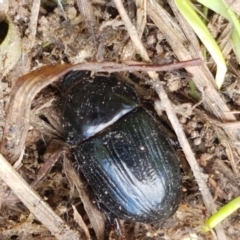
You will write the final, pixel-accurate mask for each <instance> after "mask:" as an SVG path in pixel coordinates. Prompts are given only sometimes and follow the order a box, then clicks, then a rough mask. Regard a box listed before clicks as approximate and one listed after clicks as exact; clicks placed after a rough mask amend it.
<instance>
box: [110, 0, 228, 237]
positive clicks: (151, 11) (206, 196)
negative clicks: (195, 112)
mask: <svg viewBox="0 0 240 240" xmlns="http://www.w3.org/2000/svg"><path fill="white" fill-rule="evenodd" d="M114 2H115V4H116V6H117V8H118V11H119V13H120V15H121V17H122V20H123V22H124V23H125V26H126V28H127V30H128V33H129V35H130V37H131V39H132V40H133V42H134V44H135V47H136V48H137V49H139V50H141V51H140V53H143V55H141V56H142V58H143V59H145V60H148V59H149V58H148V57H146V56H145V51H144V50H143V48H144V47H143V45H142V43H141V41H140V39H139V37H138V36H136V35H135V33H136V31H134V26H133V25H132V24H131V22H129V18H128V17H126V12H125V11H124V8H123V6H122V4H121V1H120V0H115V1H114ZM158 8H160V6H159V5H158V4H157V3H156V2H155V1H154V0H152V1H148V5H147V13H148V16H149V17H150V18H152V20H153V21H154V22H155V24H156V25H157V26H158V27H159V28H160V26H159V25H160V24H161V25H163V26H164V27H165V28H166V31H164V34H166V35H167V34H168V31H167V29H168V30H169V25H170V26H171V23H169V24H167V23H166V22H164V21H163V19H164V17H163V16H162V18H163V19H161V20H162V21H161V23H159V22H158V21H157V19H158V18H160V17H159V15H161V14H160V13H159V12H158V13H156V11H157V10H156V9H158ZM165 17H166V16H165ZM125 18H126V19H125ZM160 30H162V29H160ZM172 32H173V30H172ZM136 38H138V39H137V40H136ZM168 38H169V36H168V37H167V39H168ZM173 39H174V38H173ZM171 43H172V44H173V41H171ZM171 43H170V44H171ZM139 44H140V45H139ZM174 45H175V49H177V48H178V41H176V39H175V41H174ZM172 47H173V46H172ZM175 49H174V48H173V50H175ZM185 54H186V53H185ZM195 54H197V53H195ZM195 56H196V55H195ZM183 57H184V59H186V57H187V58H190V59H191V58H193V56H191V55H190V54H188V55H185V56H183V55H182V58H183ZM181 60H183V59H181ZM206 69H207V68H206ZM188 70H189V69H188ZM190 72H191V71H190ZM195 74H196V72H194V71H193V75H194V76H195ZM209 74H210V72H209ZM210 75H211V74H210ZM149 76H150V77H152V78H153V86H154V88H155V89H156V91H157V93H158V94H159V97H160V98H161V100H162V101H163V104H164V108H165V110H166V112H167V114H168V118H169V120H170V122H171V124H172V126H173V128H174V130H175V132H176V135H177V137H178V140H179V142H180V145H181V147H182V148H183V151H184V153H185V155H186V157H187V160H188V162H189V164H190V166H191V168H192V171H193V172H194V176H195V178H196V180H197V182H198V185H199V188H200V191H201V193H202V195H203V200H204V203H205V205H206V207H207V209H208V211H209V212H210V213H213V212H215V211H216V207H215V204H214V202H213V198H212V196H211V194H210V191H209V189H208V187H207V185H206V183H205V181H204V180H203V179H202V177H201V173H200V168H199V166H198V163H197V161H196V159H195V157H194V154H193V152H192V150H191V147H190V145H189V143H188V141H187V138H186V136H185V134H184V132H183V130H182V128H181V125H180V123H179V122H178V119H177V116H176V113H175V112H174V110H173V108H172V105H171V103H170V101H169V99H168V97H167V94H166V93H165V91H164V89H163V88H162V86H161V83H160V82H159V81H158V80H157V78H156V74H155V73H154V72H149ZM213 89H215V88H214V87H213ZM215 92H216V91H215ZM222 102H223V101H222ZM223 103H224V102H223ZM217 234H218V237H219V239H226V237H225V234H224V232H223V230H222V229H221V227H219V229H218V230H217Z"/></svg>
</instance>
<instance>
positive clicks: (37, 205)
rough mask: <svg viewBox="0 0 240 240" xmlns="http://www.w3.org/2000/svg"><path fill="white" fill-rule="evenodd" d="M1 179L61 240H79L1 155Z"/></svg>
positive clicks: (76, 234)
mask: <svg viewBox="0 0 240 240" xmlns="http://www.w3.org/2000/svg"><path fill="white" fill-rule="evenodd" d="M0 165H1V168H0V177H1V178H2V179H3V180H4V182H6V184H7V185H8V186H9V187H10V188H11V189H12V190H13V191H14V193H15V194H16V195H17V196H18V198H19V199H20V200H21V201H22V202H23V204H24V205H25V206H26V207H27V208H28V209H29V210H30V211H31V212H32V213H33V214H34V215H35V217H36V218H37V219H38V220H39V221H40V222H41V223H42V224H43V225H44V226H45V227H46V228H48V229H49V231H50V232H51V233H52V234H53V235H55V236H56V238H57V239H59V240H75V239H76V240H79V239H80V237H79V235H78V233H77V232H74V231H72V230H71V229H70V228H69V226H68V225H66V224H65V222H64V221H63V220H62V219H61V218H60V217H59V216H58V215H56V214H55V212H54V211H53V210H52V209H51V208H50V207H49V206H48V205H47V204H46V203H45V202H44V201H43V200H42V199H41V197H40V196H39V195H38V194H37V193H35V192H34V191H33V190H32V189H31V187H29V185H28V184H27V182H25V181H24V179H23V178H22V177H21V176H20V175H19V174H18V173H17V172H16V170H15V169H14V168H13V167H12V166H11V165H10V164H9V162H8V161H7V160H6V159H5V158H4V157H3V156H2V155H0Z"/></svg>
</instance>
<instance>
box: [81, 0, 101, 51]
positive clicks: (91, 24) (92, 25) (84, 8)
mask: <svg viewBox="0 0 240 240" xmlns="http://www.w3.org/2000/svg"><path fill="white" fill-rule="evenodd" d="M77 4H78V8H79V10H80V12H81V14H82V15H83V16H84V18H85V21H86V23H87V26H88V29H89V31H90V33H91V35H92V39H93V43H94V45H95V49H96V50H97V47H98V41H99V39H98V38H99V34H98V29H99V27H98V24H97V21H96V18H95V15H94V11H93V7H92V1H90V0H77Z"/></svg>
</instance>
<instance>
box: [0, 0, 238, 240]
mask: <svg viewBox="0 0 240 240" xmlns="http://www.w3.org/2000/svg"><path fill="white" fill-rule="evenodd" d="M89 2H90V1H80V0H78V1H77V2H76V1H74V0H68V1H67V3H66V2H62V4H63V5H62V6H58V5H57V4H56V3H55V2H54V1H53V2H50V1H42V2H40V0H33V1H29V0H8V1H7V0H6V1H3V3H2V2H0V21H1V20H2V19H4V17H5V16H7V19H9V22H11V24H12V26H13V27H14V34H15V35H14V36H15V38H14V39H13V43H12V45H11V44H9V48H8V50H7V51H6V50H4V51H5V52H4V54H5V55H3V50H2V49H1V45H0V51H1V52H0V65H1V66H0V70H1V72H0V80H1V82H0V137H1V138H2V146H1V153H2V154H4V156H5V158H6V159H7V160H8V161H9V162H10V163H12V164H13V163H14V162H15V164H14V168H12V166H10V165H9V164H7V162H6V161H5V159H4V158H2V157H1V158H0V162H1V170H0V177H1V178H0V179H2V180H1V182H0V203H1V213H0V239H19V240H20V239H25V240H26V239H56V238H57V239H96V238H98V239H100V240H101V239H145V240H146V239H156V240H157V239H174V240H177V239H179V240H180V239H221V240H224V239H233V240H234V239H240V229H239V226H240V224H239V216H238V215H239V214H238V213H235V214H233V215H232V216H231V217H229V218H228V219H226V220H225V221H224V222H223V223H222V224H221V226H219V227H218V228H216V231H212V232H211V233H201V231H200V230H201V229H200V228H201V226H202V225H203V224H204V221H205V220H206V218H207V217H208V216H209V215H210V214H212V213H213V212H214V211H215V210H216V209H218V208H219V207H220V206H222V205H224V204H225V203H227V202H228V201H229V200H231V199H233V198H234V197H236V196H239V193H240V191H239V190H240V189H239V183H238V179H239V171H240V168H239V160H240V159H239V154H240V152H239V129H240V125H239V122H238V114H239V106H240V81H239V77H240V72H239V65H238V63H237V60H236V58H235V57H234V55H233V54H232V49H231V45H230V44H229V42H230V39H229V37H230V34H229V29H230V27H229V25H228V23H226V22H225V20H224V19H222V18H221V17H220V16H218V15H215V14H213V13H211V14H210V15H209V22H208V25H209V27H210V29H211V31H212V34H213V35H214V36H215V37H216V39H217V40H218V42H219V44H220V46H221V48H222V51H223V53H224V54H225V56H226V59H227V61H228V69H229V70H228V74H227V76H226V80H225V83H224V86H223V87H222V89H221V91H219V90H217V89H216V86H215V83H214V77H213V76H214V72H215V68H214V64H213V62H212V60H211V59H210V58H209V57H208V56H207V57H206V58H205V61H204V63H203V64H201V65H199V66H187V67H185V70H184V69H180V70H174V71H170V70H172V69H169V70H166V71H165V72H159V73H158V74H159V79H160V82H158V80H156V79H157V78H158V77H157V75H156V72H153V71H154V70H156V69H157V68H153V69H148V68H144V66H142V69H141V66H140V67H139V66H138V67H139V69H138V71H139V72H140V73H139V72H138V73H136V75H137V77H138V78H140V79H141V81H140V86H138V88H139V89H142V88H143V89H148V90H149V84H150V86H151V89H152V88H153V89H154V90H155V91H156V92H157V94H158V96H159V97H160V98H161V100H162V104H161V106H160V104H159V103H158V102H157V101H156V103H155V105H156V110H157V111H158V113H160V112H161V111H162V110H165V111H166V112H167V115H168V117H169V119H170V121H171V123H172V125H173V128H174V130H175V132H176V135H177V136H178V139H179V141H180V145H181V147H182V149H183V151H184V153H185V156H186V158H187V160H186V159H185V157H183V154H182V153H181V152H180V155H181V156H180V158H179V159H180V163H181V167H182V172H183V188H182V189H183V199H182V203H181V205H180V207H179V209H178V211H177V213H176V214H175V215H174V216H173V217H172V218H171V219H169V220H167V221H166V223H165V224H164V225H163V226H159V225H158V224H154V225H146V224H139V223H129V222H123V221H119V223H120V228H121V231H122V235H118V234H119V228H117V227H116V226H115V225H113V226H110V225H109V224H106V227H105V224H104V222H105V216H104V215H103V214H102V212H101V211H99V210H98V209H97V208H96V206H95V204H94V203H93V201H92V196H91V194H90V192H89V189H88V188H87V185H86V183H85V182H84V181H83V182H81V179H79V178H78V176H77V175H76V173H75V170H74V166H72V164H71V161H70V160H69V159H72V158H71V153H70V151H69V149H68V148H67V146H66V145H65V144H64V142H63V141H62V140H63V136H62V129H61V122H60V121H59V109H58V101H59V98H60V96H59V92H58V87H57V83H53V82H54V81H57V80H58V79H59V77H61V76H62V75H63V74H64V73H65V72H66V71H67V70H66V69H69V68H70V65H68V64H79V63H85V65H84V66H85V67H86V68H88V70H91V69H92V70H95V71H97V70H102V69H107V70H109V71H112V70H113V69H116V68H117V67H118V70H120V69H119V68H122V67H127V68H128V67H129V66H130V69H131V66H133V65H134V64H135V62H133V61H136V60H140V59H142V60H143V61H148V62H150V61H151V62H152V63H153V65H154V66H157V65H159V64H168V63H171V62H177V61H186V60H191V59H194V58H201V59H204V58H203V56H202V46H201V45H200V43H199V41H198V39H197V38H196V36H195V35H194V33H193V32H192V30H191V29H190V27H189V26H188V24H187V23H186V22H185V21H184V19H183V18H182V17H181V16H180V15H179V13H178V11H177V10H176V8H175V5H174V1H173V0H168V1H156V0H146V1H145V0H135V1H134V0H126V1H123V2H124V7H125V9H126V10H127V15H124V14H125V12H124V9H122V6H121V1H118V0H114V1H107V0H93V9H92V11H93V14H94V16H95V17H96V20H94V19H93V22H94V21H95V22H94V24H92V23H93V22H92V19H91V18H86V17H84V16H83V14H82V13H83V12H84V8H83V9H82V10H81V11H82V12H81V13H79V8H80V9H81V8H82V7H84V6H85V7H86V5H84V4H87V5H88V4H89ZM81 4H83V5H81ZM233 6H234V5H233ZM236 6H237V4H236ZM87 9H88V8H87ZM119 13H120V15H121V16H120V15H119ZM127 17H129V19H130V21H128V18H127ZM0 24H1V23H0ZM131 24H133V25H134V26H136V28H133V27H132V25H131ZM2 29H3V28H2V25H0V33H1V31H2ZM93 36H94V37H93ZM0 41H1V35H0ZM19 42H20V43H21V46H20V47H21V57H20V58H19V60H18V61H17V62H16V58H10V59H8V56H12V54H13V52H17V51H18V50H19V44H18V43H19ZM14 47H16V49H17V50H16V49H15V48H14ZM8 51H9V52H8ZM3 56H4V57H3ZM6 59H7V60H6ZM103 60H104V61H105V62H108V63H107V66H105V65H104V66H103V65H101V62H100V63H99V64H97V65H91V64H90V62H95V61H103ZM6 61H12V63H13V64H7V67H3V66H5V65H6ZM109 62H110V63H109ZM119 62H125V63H126V62H127V63H128V64H129V65H128V64H125V65H120V66H118V65H117V64H116V63H119ZM62 63H65V64H66V65H60V64H62ZM111 63H113V65H111ZM133 63H134V64H133ZM4 64H5V65H4ZM109 64H110V65H109ZM131 64H132V65H131ZM52 65H55V67H52ZM56 66H57V67H56ZM79 66H82V65H79ZM134 66H135V65H134ZM184 66H185V65H183V67H184ZM1 67H2V68H3V69H2V68H1ZM41 67H43V68H41ZM127 68H126V69H127ZM36 69H38V70H37V71H36V72H34V73H31V71H32V70H36ZM73 69H74V68H73ZM122 70H123V69H122ZM132 70H133V69H132ZM134 70H136V69H134ZM141 70H142V71H141ZM147 73H148V74H147ZM25 74H28V75H25ZM20 76H23V77H22V78H19V77H20ZM123 76H124V77H127V74H126V73H123ZM150 77H151V79H152V81H149V79H150ZM45 78H46V79H49V80H48V82H47V83H46V82H44V81H45ZM17 79H18V80H17ZM19 79H20V80H19ZM29 79H30V80H31V82H35V85H34V86H35V88H34V87H31V91H32V92H31V91H29V90H28V87H29V85H24V84H27V83H28V82H30V80H29ZM41 81H42V82H41ZM40 82H41V84H40ZM193 83H194V84H193ZM37 84H39V85H37ZM49 84H51V85H50V86H48V87H47V88H45V86H47V85H49ZM23 86H26V87H23ZM195 86H196V87H195ZM19 89H20V90H21V91H19ZM32 89H34V90H32ZM40 90H41V91H40ZM165 91H166V92H165ZM30 92H31V96H29V94H30ZM140 92H141V91H140ZM147 92H150V94H151V96H153V97H154V98H156V94H155V93H153V91H147ZM166 93H167V94H166ZM13 94H15V95H14V96H15V98H12V100H11V101H9V99H10V96H12V95H13ZM35 95H36V97H35ZM144 97H146V98H149V96H144ZM169 99H170V101H171V103H172V104H170V101H169ZM169 104H170V105H169ZM19 106H20V108H19ZM30 106H31V111H30ZM28 107H29V108H28ZM11 114H12V115H11ZM175 114H177V116H178V119H179V122H180V124H181V126H182V129H183V130H184V133H185V135H186V137H187V138H185V135H184V134H183V132H181V131H180V130H181V128H180V127H179V125H178V124H179V122H178V120H177V118H176V115H175ZM6 116H7V117H6ZM13 121H15V122H14V124H15V125H13V124H12V122H13ZM10 123H11V124H12V125H11V124H10ZM8 124H10V125H9V126H14V127H16V129H17V130H16V129H15V128H11V131H12V132H14V134H15V135H7V134H6V127H5V132H4V126H7V125H8ZM18 130H19V132H18ZM11 134H12V133H11ZM186 139H188V141H187V140H186ZM17 140H18V141H19V142H18V143H16V141H17ZM188 142H189V143H190V146H191V148H190V147H189V144H188ZM9 143H11V144H9ZM15 145H16V146H18V149H17V150H16V152H14V151H13V150H11V147H12V146H15ZM11 151H12V152H11ZM20 153H21V154H20ZM193 153H194V154H193ZM16 160H17V161H16ZM14 169H15V170H16V171H17V172H18V173H19V175H18V174H17V173H16V171H15V170H14ZM23 179H25V181H23ZM9 187H10V188H9ZM11 189H12V190H11ZM33 189H34V190H35V191H36V192H37V194H36V192H35V191H33ZM23 203H24V204H23ZM46 203H47V204H46Z"/></svg>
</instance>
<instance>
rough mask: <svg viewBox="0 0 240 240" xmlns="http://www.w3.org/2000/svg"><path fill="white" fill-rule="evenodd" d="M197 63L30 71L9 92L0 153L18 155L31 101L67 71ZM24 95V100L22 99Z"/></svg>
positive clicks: (147, 68) (163, 67) (89, 65)
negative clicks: (10, 92) (9, 96)
mask: <svg viewBox="0 0 240 240" xmlns="http://www.w3.org/2000/svg"><path fill="white" fill-rule="evenodd" d="M196 64H201V60H200V59H195V60H192V61H185V62H180V63H173V64H167V65H147V64H146V65H142V64H136V63H135V64H129V65H127V64H117V63H112V62H105V63H86V64H77V65H68V64H63V65H62V64H59V65H55V66H45V67H42V68H40V69H37V70H36V71H33V72H30V73H29V74H26V75H24V76H22V77H20V78H19V79H17V81H16V83H15V86H14V88H13V90H12V94H11V98H10V102H9V104H8V106H9V108H8V110H7V117H6V123H5V127H4V135H3V138H2V143H1V153H2V154H3V155H4V156H5V157H7V158H9V160H10V162H11V163H14V162H15V161H16V160H17V159H18V158H19V156H20V154H21V151H22V149H24V144H25V140H26V136H27V132H28V129H29V117H30V107H31V103H32V100H33V99H34V97H35V96H36V94H37V93H38V92H40V91H41V90H42V89H43V88H45V87H46V86H48V85H49V84H51V83H53V82H54V81H57V80H59V78H60V77H62V76H63V75H64V74H66V73H67V72H69V71H71V70H88V71H95V72H105V71H108V72H120V71H122V72H123V71H151V70H156V71H165V70H169V69H170V70H171V69H179V68H183V67H185V66H192V65H196ZM23 96H24V97H23Z"/></svg>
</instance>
